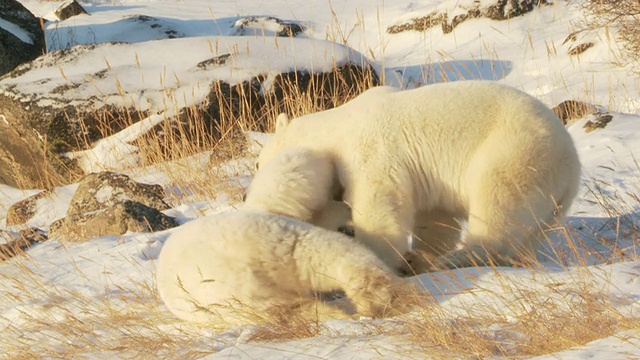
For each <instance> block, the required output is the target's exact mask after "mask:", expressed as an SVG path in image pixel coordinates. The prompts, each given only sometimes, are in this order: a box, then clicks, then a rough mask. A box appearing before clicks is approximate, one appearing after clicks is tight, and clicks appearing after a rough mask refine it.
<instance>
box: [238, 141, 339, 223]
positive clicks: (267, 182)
mask: <svg viewBox="0 0 640 360" xmlns="http://www.w3.org/2000/svg"><path fill="white" fill-rule="evenodd" d="M334 173H335V170H334V168H333V163H332V161H331V159H329V158H326V157H324V156H321V155H319V154H317V153H316V152H314V151H313V150H310V149H306V148H301V147H294V148H289V149H286V150H284V151H281V152H280V153H278V154H277V155H276V156H275V157H274V158H272V159H270V160H269V161H267V162H265V163H264V164H263V165H262V166H261V167H260V169H259V170H258V171H257V172H256V174H255V176H254V178H253V180H252V181H251V185H250V186H249V189H248V190H247V193H246V195H245V206H246V207H250V208H253V209H259V210H264V211H268V212H270V213H274V214H279V215H285V216H289V217H292V218H295V219H299V220H302V221H307V222H311V221H312V219H313V218H314V215H315V214H317V213H318V212H319V211H321V210H322V209H323V208H325V207H326V206H327V204H328V202H329V201H330V200H331V199H332V185H333V182H334V177H335V176H334Z"/></svg>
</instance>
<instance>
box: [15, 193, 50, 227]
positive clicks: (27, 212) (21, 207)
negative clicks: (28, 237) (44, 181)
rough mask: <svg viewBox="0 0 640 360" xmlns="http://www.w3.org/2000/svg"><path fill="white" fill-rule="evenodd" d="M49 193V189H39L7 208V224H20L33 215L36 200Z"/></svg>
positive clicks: (36, 206) (35, 208)
mask: <svg viewBox="0 0 640 360" xmlns="http://www.w3.org/2000/svg"><path fill="white" fill-rule="evenodd" d="M49 195H51V191H49V190H45V191H41V192H39V193H37V194H35V195H32V196H29V197H28V198H26V199H24V200H21V201H18V202H17V203H15V204H13V205H11V206H10V207H9V209H8V210H7V226H14V225H22V224H24V223H26V222H27V221H29V220H30V219H31V218H32V217H33V215H35V213H36V210H37V208H38V201H39V200H40V199H43V198H45V197H47V196H49Z"/></svg>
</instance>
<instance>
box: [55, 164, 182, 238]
mask: <svg viewBox="0 0 640 360" xmlns="http://www.w3.org/2000/svg"><path fill="white" fill-rule="evenodd" d="M163 198H164V190H163V189H162V187H161V186H160V185H150V184H143V183H138V182H135V181H133V180H131V179H130V178H129V177H128V176H126V175H124V174H117V173H113V172H108V171H107V172H101V173H94V174H89V175H87V176H86V177H85V178H84V179H83V180H82V181H81V182H80V185H79V186H78V189H77V190H76V193H75V194H74V196H73V198H72V199H71V203H70V204H69V210H68V211H67V216H66V217H65V218H64V219H61V220H58V221H56V222H54V223H53V224H51V226H50V230H49V231H50V233H49V235H50V237H58V238H62V239H65V240H68V241H85V240H89V239H91V238H93V237H95V236H105V235H122V234H124V233H126V232H127V231H136V232H149V231H160V230H164V229H168V228H171V227H175V226H177V225H178V222H177V221H176V220H175V219H174V218H172V217H170V216H167V215H164V214H163V213H161V212H160V211H159V210H165V209H168V208H169V205H168V204H167V203H166V202H164V200H163Z"/></svg>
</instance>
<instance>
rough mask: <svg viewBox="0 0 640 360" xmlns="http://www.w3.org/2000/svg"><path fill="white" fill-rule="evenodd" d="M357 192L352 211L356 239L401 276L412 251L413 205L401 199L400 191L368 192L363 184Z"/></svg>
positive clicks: (406, 199) (407, 200)
mask: <svg viewBox="0 0 640 360" xmlns="http://www.w3.org/2000/svg"><path fill="white" fill-rule="evenodd" d="M356 189H357V190H356V194H354V195H355V196H354V199H353V203H352V211H351V215H352V218H353V229H354V232H355V238H356V240H357V241H358V242H360V243H362V244H364V245H365V246H367V247H368V248H370V249H371V250H373V252H374V253H375V254H376V255H378V257H379V258H380V259H381V260H382V261H383V262H384V263H385V264H387V266H389V267H390V268H391V269H393V270H394V271H396V273H400V270H401V269H406V268H407V266H408V264H407V261H406V260H405V259H404V255H405V254H406V253H407V252H409V250H410V248H409V239H410V235H411V232H412V230H413V224H414V216H415V214H414V213H415V211H414V206H413V202H412V201H411V200H410V199H408V198H405V199H403V198H401V197H399V196H398V194H397V191H388V192H379V191H375V190H373V191H372V190H369V191H367V190H368V189H367V188H366V185H364V184H363V185H362V186H361V187H360V188H359V187H357V186H356Z"/></svg>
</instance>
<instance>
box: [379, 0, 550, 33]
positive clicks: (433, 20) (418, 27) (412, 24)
mask: <svg viewBox="0 0 640 360" xmlns="http://www.w3.org/2000/svg"><path fill="white" fill-rule="evenodd" d="M546 4H548V2H547V1H546V0H520V1H519V0H497V1H496V0H493V1H491V2H480V1H475V2H473V3H472V4H470V5H459V6H456V7H455V8H454V9H451V10H440V9H436V10H434V11H432V12H431V13H429V14H427V15H424V16H419V17H415V18H412V19H409V20H408V21H404V22H402V23H400V24H396V25H392V26H390V27H388V28H387V32H388V33H389V34H398V33H401V32H405V31H426V30H428V29H430V28H432V27H434V26H438V25H440V26H441V27H442V32H443V33H445V34H448V33H450V32H452V31H453V29H455V28H456V26H458V25H460V24H461V23H463V22H464V21H466V20H469V19H477V18H487V19H491V20H507V19H511V18H514V17H517V16H521V15H524V14H526V13H528V12H530V11H532V10H533V9H535V8H536V7H537V6H540V5H546ZM452 14H455V15H452Z"/></svg>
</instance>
